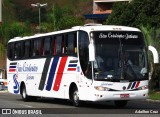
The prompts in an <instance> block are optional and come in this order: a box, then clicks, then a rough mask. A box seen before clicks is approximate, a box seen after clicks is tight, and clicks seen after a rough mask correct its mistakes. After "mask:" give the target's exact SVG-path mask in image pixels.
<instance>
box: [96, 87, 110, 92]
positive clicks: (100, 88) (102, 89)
mask: <svg viewBox="0 0 160 117" xmlns="http://www.w3.org/2000/svg"><path fill="white" fill-rule="evenodd" d="M94 88H95V89H96V90H98V91H109V90H110V89H109V88H107V87H102V86H95V87H94Z"/></svg>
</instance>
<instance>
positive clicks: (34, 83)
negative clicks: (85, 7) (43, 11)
mask: <svg viewBox="0 0 160 117" xmlns="http://www.w3.org/2000/svg"><path fill="white" fill-rule="evenodd" d="M147 50H148V49H147V47H146V45H145V42H144V37H143V34H142V33H141V31H140V30H139V29H137V28H133V27H125V26H107V25H84V26H76V27H73V28H71V29H67V30H62V31H57V32H51V33H45V34H36V35H34V36H26V37H16V38H14V39H11V40H10V41H9V42H8V50H7V51H8V54H7V78H8V90H9V92H11V93H14V94H21V95H22V99H23V100H24V101H28V100H31V99H33V98H34V97H36V98H37V97H50V98H60V99H69V100H71V101H72V102H73V105H75V106H79V105H80V104H81V103H82V102H83V101H93V102H95V101H115V105H117V106H125V105H126V104H127V102H128V101H129V100H137V99H146V98H147V97H148V71H149V70H148V62H147Z"/></svg>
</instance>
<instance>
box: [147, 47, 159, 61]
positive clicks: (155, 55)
mask: <svg viewBox="0 0 160 117" xmlns="http://www.w3.org/2000/svg"><path fill="white" fill-rule="evenodd" d="M148 49H149V50H150V51H151V52H152V54H153V62H154V63H159V57H158V52H157V50H156V49H155V47H153V46H148Z"/></svg>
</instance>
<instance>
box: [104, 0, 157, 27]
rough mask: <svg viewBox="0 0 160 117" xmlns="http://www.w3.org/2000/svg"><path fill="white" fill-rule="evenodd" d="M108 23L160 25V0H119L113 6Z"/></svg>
mask: <svg viewBox="0 0 160 117" xmlns="http://www.w3.org/2000/svg"><path fill="white" fill-rule="evenodd" d="M106 24H117V25H126V26H134V27H140V26H145V27H147V26H148V25H149V26H150V27H160V2H159V0H132V1H131V2H130V3H123V2H117V3H115V5H114V6H113V12H112V14H111V15H110V16H109V18H108V19H107V21H106Z"/></svg>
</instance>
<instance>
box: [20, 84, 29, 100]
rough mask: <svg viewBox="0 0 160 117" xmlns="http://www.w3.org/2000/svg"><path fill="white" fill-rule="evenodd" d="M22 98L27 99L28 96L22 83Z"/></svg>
mask: <svg viewBox="0 0 160 117" xmlns="http://www.w3.org/2000/svg"><path fill="white" fill-rule="evenodd" d="M21 95H22V99H23V101H29V99H30V97H29V96H28V95H27V92H26V86H25V85H24V86H23V88H22V93H21Z"/></svg>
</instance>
